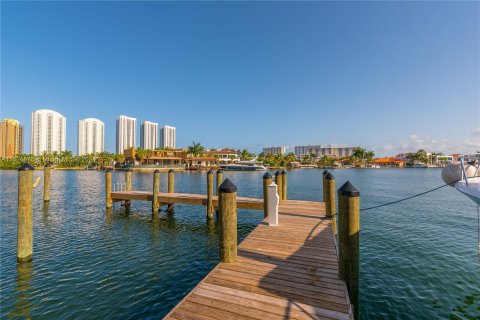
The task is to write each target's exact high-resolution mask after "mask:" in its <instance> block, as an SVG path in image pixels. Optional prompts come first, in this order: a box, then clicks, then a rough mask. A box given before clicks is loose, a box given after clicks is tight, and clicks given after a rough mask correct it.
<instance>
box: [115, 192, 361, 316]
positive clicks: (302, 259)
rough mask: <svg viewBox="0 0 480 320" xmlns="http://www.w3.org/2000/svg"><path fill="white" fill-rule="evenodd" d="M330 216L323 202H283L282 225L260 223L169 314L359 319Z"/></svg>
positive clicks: (239, 203)
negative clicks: (233, 256)
mask: <svg viewBox="0 0 480 320" xmlns="http://www.w3.org/2000/svg"><path fill="white" fill-rule="evenodd" d="M170 195H172V196H173V194H170ZM112 196H113V194H112ZM198 196H200V195H198ZM161 199H162V200H161V201H162V202H164V201H165V202H168V199H164V198H161ZM241 199H242V198H240V197H239V198H238V200H239V202H238V207H239V208H242V200H241ZM256 200H257V201H260V202H261V203H262V206H263V200H262V199H256ZM189 201H190V200H189ZM196 201H199V200H196ZM176 203H178V202H176ZM199 204H200V203H199ZM202 204H204V203H203V198H202ZM324 216H325V207H324V204H323V203H320V202H309V201H296V200H284V201H282V204H281V205H280V208H279V226H276V227H270V226H268V224H267V223H266V222H265V221H264V222H262V223H261V224H260V225H258V226H257V227H256V228H255V229H254V230H253V231H252V232H251V233H250V234H249V235H248V236H247V237H246V238H245V240H244V241H243V242H242V243H241V244H240V245H239V246H238V258H237V262H234V263H220V264H218V265H217V266H216V267H215V268H214V269H213V270H212V271H211V272H210V273H209V274H208V275H207V276H206V277H205V278H204V279H203V280H202V281H201V282H200V283H199V284H198V285H197V286H196V287H195V288H194V289H193V290H192V291H191V292H190V293H189V294H188V295H187V296H186V297H185V298H184V299H183V300H182V301H180V303H179V304H178V305H177V306H176V307H175V308H174V309H173V310H172V311H170V313H169V314H167V316H166V317H165V319H177V320H182V319H184V320H187V319H200V320H207V319H217V320H224V319H261V320H264V319H266V320H268V319H353V313H352V308H351V305H350V301H349V298H348V292H347V289H346V285H345V282H344V281H342V280H340V279H339V277H338V262H337V250H336V243H335V238H334V235H333V230H332V224H331V221H330V220H328V219H324Z"/></svg>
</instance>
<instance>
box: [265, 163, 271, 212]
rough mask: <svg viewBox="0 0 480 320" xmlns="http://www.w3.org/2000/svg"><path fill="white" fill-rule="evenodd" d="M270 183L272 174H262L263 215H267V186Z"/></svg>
mask: <svg viewBox="0 0 480 320" xmlns="http://www.w3.org/2000/svg"><path fill="white" fill-rule="evenodd" d="M271 183H272V176H271V175H270V173H268V172H267V173H265V174H264V175H263V217H264V218H266V217H267V216H268V186H269V185H270V184H271Z"/></svg>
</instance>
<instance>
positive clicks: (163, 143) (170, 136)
mask: <svg viewBox="0 0 480 320" xmlns="http://www.w3.org/2000/svg"><path fill="white" fill-rule="evenodd" d="M175 131H176V129H175V127H170V126H164V127H163V128H162V129H160V148H172V149H175V145H176V137H175V135H176V134H175Z"/></svg>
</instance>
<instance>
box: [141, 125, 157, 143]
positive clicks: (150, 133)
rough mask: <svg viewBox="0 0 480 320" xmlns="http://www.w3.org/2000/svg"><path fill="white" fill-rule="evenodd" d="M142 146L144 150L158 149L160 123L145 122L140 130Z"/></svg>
mask: <svg viewBox="0 0 480 320" xmlns="http://www.w3.org/2000/svg"><path fill="white" fill-rule="evenodd" d="M140 146H141V147H142V148H143V149H148V150H154V149H156V148H158V123H155V122H150V121H144V122H143V123H142V125H141V128H140Z"/></svg>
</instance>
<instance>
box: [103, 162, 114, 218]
mask: <svg viewBox="0 0 480 320" xmlns="http://www.w3.org/2000/svg"><path fill="white" fill-rule="evenodd" d="M111 192H112V169H107V171H105V206H106V208H107V209H109V208H111V207H112V205H113V202H112V196H111Z"/></svg>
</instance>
